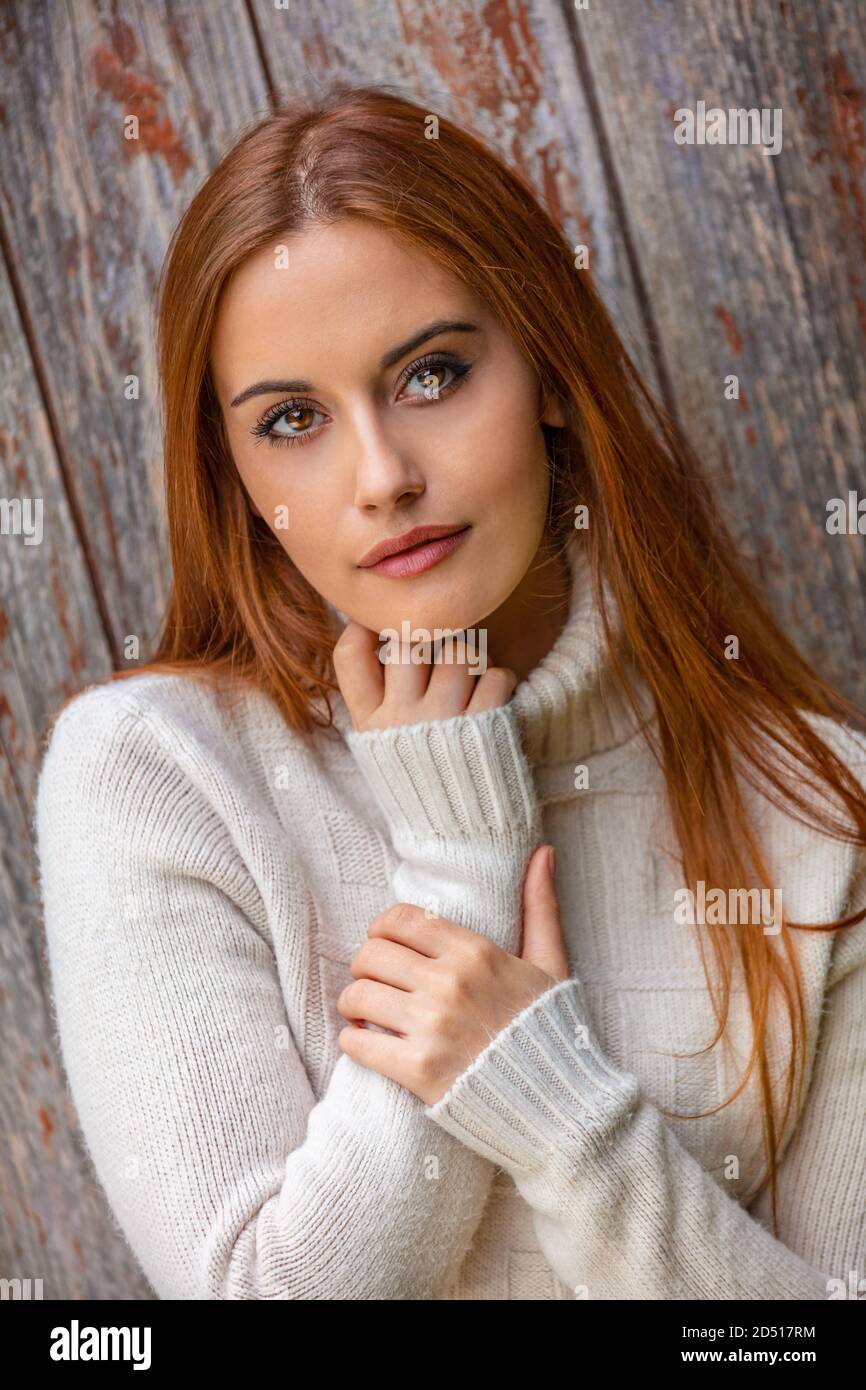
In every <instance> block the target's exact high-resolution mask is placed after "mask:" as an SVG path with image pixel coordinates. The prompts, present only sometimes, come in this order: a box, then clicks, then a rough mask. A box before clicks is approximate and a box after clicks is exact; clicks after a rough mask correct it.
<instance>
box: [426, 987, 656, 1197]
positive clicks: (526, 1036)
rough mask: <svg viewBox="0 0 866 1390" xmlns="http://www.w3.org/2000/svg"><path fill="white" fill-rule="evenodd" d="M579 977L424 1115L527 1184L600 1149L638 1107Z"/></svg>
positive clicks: (509, 1032) (523, 1018)
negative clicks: (602, 1044) (595, 1030)
mask: <svg viewBox="0 0 866 1390" xmlns="http://www.w3.org/2000/svg"><path fill="white" fill-rule="evenodd" d="M587 1017H588V1015H587V1012H586V1005H585V1000H584V995H583V988H582V986H581V984H580V981H579V980H577V979H574V978H572V979H569V980H562V981H560V982H559V983H558V984H555V985H552V986H551V988H550V989H549V990H547V991H546V992H545V993H544V994H541V995H539V997H538V998H537V999H535V1000H533V1002H532V1003H531V1004H528V1005H527V1007H526V1008H525V1009H524V1010H523V1011H522V1012H521V1013H519V1014H517V1015H516V1016H515V1017H514V1018H513V1019H512V1020H511V1022H510V1023H509V1024H507V1026H506V1027H505V1028H503V1029H502V1031H501V1032H500V1033H499V1034H497V1036H496V1037H495V1038H494V1039H493V1040H492V1041H491V1042H490V1043H489V1044H488V1045H487V1047H486V1048H485V1049H484V1051H483V1052H481V1053H479V1054H478V1056H477V1057H476V1058H475V1059H474V1061H473V1062H471V1063H470V1065H469V1066H468V1067H467V1068H466V1070H465V1071H464V1072H462V1073H461V1074H460V1076H458V1077H457V1078H456V1080H455V1081H454V1082H453V1083H452V1085H451V1087H450V1089H449V1090H448V1091H446V1092H445V1094H444V1095H443V1096H441V1097H440V1098H439V1100H438V1101H436V1103H435V1104H434V1105H429V1106H425V1110H424V1113H425V1114H426V1115H427V1116H428V1117H429V1118H430V1119H431V1120H435V1122H436V1123H437V1124H438V1125H441V1127H442V1128H443V1129H445V1130H447V1131H448V1133H449V1134H453V1135H454V1136H455V1138H457V1139H460V1140H461V1141H462V1143H464V1144H466V1145H467V1147H468V1148H470V1149H474V1151H475V1152H476V1153H479V1154H481V1155H482V1156H483V1157H485V1158H488V1159H490V1160H491V1162H493V1163H497V1164H499V1165H500V1166H501V1167H504V1168H506V1169H507V1171H508V1172H510V1173H511V1175H512V1177H514V1178H518V1177H520V1176H524V1175H526V1174H529V1173H533V1172H540V1171H541V1170H542V1169H543V1168H544V1167H545V1166H546V1165H547V1164H548V1162H549V1161H550V1160H551V1159H553V1160H555V1161H556V1162H558V1163H559V1164H560V1165H561V1164H562V1162H563V1161H565V1162H566V1163H567V1165H568V1166H571V1165H572V1164H573V1163H574V1162H576V1161H579V1159H580V1157H581V1155H583V1154H585V1153H586V1152H587V1151H588V1149H589V1148H592V1149H594V1150H596V1151H597V1150H598V1148H599V1146H600V1145H603V1144H604V1142H605V1141H606V1140H607V1139H609V1138H610V1137H611V1136H612V1134H613V1132H614V1130H615V1129H616V1128H617V1126H618V1125H620V1124H621V1123H622V1121H623V1119H624V1118H625V1117H626V1116H627V1115H629V1114H630V1113H631V1112H632V1111H633V1110H634V1109H635V1107H636V1105H637V1103H638V1100H639V1092H640V1088H639V1084H638V1081H637V1079H636V1077H634V1076H631V1075H629V1074H627V1073H625V1072H620V1071H617V1070H616V1069H615V1068H614V1067H613V1066H611V1064H610V1063H609V1062H608V1061H607V1059H606V1058H605V1057H604V1055H603V1054H602V1052H601V1051H600V1049H599V1047H598V1044H597V1043H596V1041H595V1039H594V1038H593V1036H592V1033H591V1031H590V1029H589V1026H588V1023H587Z"/></svg>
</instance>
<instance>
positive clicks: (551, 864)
mask: <svg viewBox="0 0 866 1390" xmlns="http://www.w3.org/2000/svg"><path fill="white" fill-rule="evenodd" d="M547 872H548V873H549V874H550V877H551V878H553V876H554V875H555V873H556V850H555V849H554V847H553V845H548V846H547Z"/></svg>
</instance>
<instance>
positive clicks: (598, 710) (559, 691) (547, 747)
mask: <svg viewBox="0 0 866 1390" xmlns="http://www.w3.org/2000/svg"><path fill="white" fill-rule="evenodd" d="M566 556H567V559H568V564H569V570H570V573H571V599H570V605H569V611H568V616H567V617H566V620H565V624H564V626H563V628H562V631H561V632H560V634H559V636H558V637H557V639H556V641H555V642H554V644H553V646H552V647H551V649H550V651H549V652H548V653H547V655H546V656H545V657H543V658H542V660H541V661H540V662H539V663H538V665H537V666H536V667H535V668H534V669H533V670H532V671H530V672H529V674H528V676H527V677H526V678H525V680H522V681H521V682H520V683H519V684H518V686H517V687H516V689H515V691H514V694H513V695H512V697H511V699H512V703H513V705H514V707H515V712H516V715H517V719H518V723H519V725H520V730H521V734H522V741H523V747H524V751H525V753H526V756H527V759H528V761H529V762H530V763H531V764H532V765H533V766H550V765H554V764H557V763H563V762H572V761H573V762H579V761H580V760H581V759H582V758H588V757H591V756H592V755H593V754H596V753H603V752H606V751H607V750H609V749H611V748H616V747H618V746H619V745H620V744H622V743H624V742H625V741H626V739H627V738H629V737H630V736H631V735H632V734H633V733H634V732H635V730H636V729H637V728H638V720H637V719H636V717H635V715H634V712H633V711H632V709H631V706H630V705H629V704H628V701H627V699H626V697H625V696H624V695H623V694H621V692H620V690H619V687H618V685H617V684H616V682H615V680H614V674H613V670H612V667H611V664H610V662H609V659H608V654H607V650H606V644H605V639H604V627H603V625H602V620H601V612H600V610H599V608H598V606H597V604H596V602H595V596H594V594H593V587H592V573H591V569H590V563H589V548H588V545H587V543H586V540H585V537H584V536H583V535H582V533H580V532H575V535H574V538H573V539H572V540H571V542H570V543H569V545H568V546H567V548H566ZM607 597H608V605H607V606H608V615H609V617H610V621H611V624H612V628H613V632H614V634H616V633H617V632H618V631H619V629H620V615H619V612H618V610H617V608H616V605H615V603H614V601H613V599H612V597H611V595H610V592H609V590H608V591H607ZM632 674H633V672H632ZM638 690H639V692H641V694H640V701H641V704H640V707H641V709H642V711H643V714H644V718H646V717H647V715H649V714H650V713H651V701H650V700H649V699H648V696H647V692H645V691H644V690H643V687H642V685H641V684H640V683H638Z"/></svg>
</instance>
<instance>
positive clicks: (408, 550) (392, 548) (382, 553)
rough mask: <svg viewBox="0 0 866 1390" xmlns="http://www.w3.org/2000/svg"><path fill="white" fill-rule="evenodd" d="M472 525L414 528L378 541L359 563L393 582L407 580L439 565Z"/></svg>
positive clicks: (454, 548) (363, 567)
mask: <svg viewBox="0 0 866 1390" xmlns="http://www.w3.org/2000/svg"><path fill="white" fill-rule="evenodd" d="M471 529H472V528H471V526H460V527H457V526H417V527H415V529H414V530H413V531H406V532H405V533H404V534H403V535H402V536H395V537H394V538H393V539H392V540H384V541H380V542H379V543H378V545H374V546H373V548H372V550H368V551H367V553H366V555H364V556H363V557H362V559H361V560H360V561H359V562H358V564H359V568H361V569H369V570H373V571H374V572H375V573H376V574H382V575H387V576H388V577H389V578H392V579H402V578H408V577H409V576H411V575H414V574H421V573H422V572H423V571H424V570H428V569H432V567H433V566H434V565H438V564H439V562H440V561H441V560H444V559H445V557H446V556H447V555H450V554H451V552H452V551H453V550H456V549H457V547H458V545H460V543H461V541H462V540H463V538H464V536H466V535H467V534H468V533H469V531H470V530H471Z"/></svg>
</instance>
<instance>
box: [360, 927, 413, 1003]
mask: <svg viewBox="0 0 866 1390" xmlns="http://www.w3.org/2000/svg"><path fill="white" fill-rule="evenodd" d="M427 959H428V957H427V956H422V955H419V953H418V952H417V951H413V950H412V949H411V947H409V946H402V945H400V944H399V942H397V941H389V940H387V938H385V937H376V938H375V939H372V940H370V939H368V940H367V941H365V942H364V944H363V946H362V947H361V948H360V950H359V951H357V953H356V954H355V956H354V958H353V960H352V963H351V965H350V966H349V969H350V970H351V972H352V974H353V975H354V977H355V979H356V980H360V979H366V980H379V981H380V982H381V983H382V984H383V985H393V986H394V987H395V988H396V989H409V990H411V989H418V988H420V986H421V985H422V984H423V983H424V973H423V969H422V967H423V964H424V962H425V961H426V960H427Z"/></svg>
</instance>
